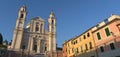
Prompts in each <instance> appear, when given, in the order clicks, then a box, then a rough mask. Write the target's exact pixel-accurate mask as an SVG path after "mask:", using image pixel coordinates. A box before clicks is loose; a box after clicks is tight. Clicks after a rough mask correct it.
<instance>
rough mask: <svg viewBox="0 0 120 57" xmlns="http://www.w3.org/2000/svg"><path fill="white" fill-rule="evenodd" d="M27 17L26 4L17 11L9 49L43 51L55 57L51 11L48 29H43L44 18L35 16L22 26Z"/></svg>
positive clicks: (31, 51)
mask: <svg viewBox="0 0 120 57" xmlns="http://www.w3.org/2000/svg"><path fill="white" fill-rule="evenodd" d="M26 17H27V10H26V6H24V5H23V6H22V7H21V8H20V9H19V11H18V17H17V20H16V26H15V29H14V32H13V39H12V44H11V46H10V47H9V49H11V50H14V51H21V50H24V51H25V52H27V53H28V54H36V53H44V54H48V55H49V56H50V57H56V56H55V54H56V18H55V15H54V13H53V12H51V13H50V15H49V18H48V30H45V20H44V19H42V18H40V17H35V18H32V19H31V20H30V22H29V23H28V24H27V25H26V27H25V28H24V24H25V20H26Z"/></svg>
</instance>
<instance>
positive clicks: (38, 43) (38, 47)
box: [37, 38, 41, 53]
mask: <svg viewBox="0 0 120 57" xmlns="http://www.w3.org/2000/svg"><path fill="white" fill-rule="evenodd" d="M40 41H41V40H40V38H38V41H37V53H40Z"/></svg>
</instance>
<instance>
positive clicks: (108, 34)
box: [105, 28, 110, 36]
mask: <svg viewBox="0 0 120 57" xmlns="http://www.w3.org/2000/svg"><path fill="white" fill-rule="evenodd" d="M105 32H106V35H107V36H110V31H109V29H108V28H106V29H105Z"/></svg>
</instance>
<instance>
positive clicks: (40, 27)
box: [40, 24, 43, 33]
mask: <svg viewBox="0 0 120 57" xmlns="http://www.w3.org/2000/svg"><path fill="white" fill-rule="evenodd" d="M42 27H43V24H41V26H40V32H41V33H42V30H43V29H42Z"/></svg>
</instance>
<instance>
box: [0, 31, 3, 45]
mask: <svg viewBox="0 0 120 57" xmlns="http://www.w3.org/2000/svg"><path fill="white" fill-rule="evenodd" d="M2 42H3V37H2V34H1V33H0V45H2Z"/></svg>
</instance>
